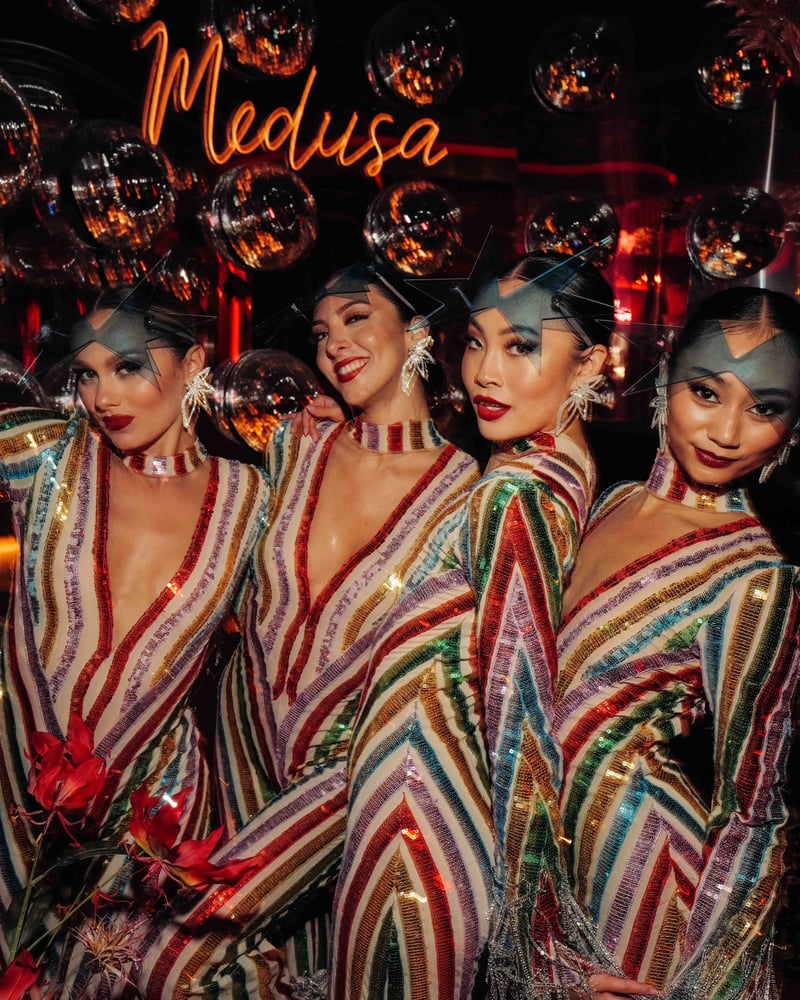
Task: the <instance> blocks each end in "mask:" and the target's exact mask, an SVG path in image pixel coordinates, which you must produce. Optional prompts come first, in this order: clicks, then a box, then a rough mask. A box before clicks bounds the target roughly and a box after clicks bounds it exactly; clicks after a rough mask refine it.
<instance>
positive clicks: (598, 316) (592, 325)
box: [500, 253, 614, 347]
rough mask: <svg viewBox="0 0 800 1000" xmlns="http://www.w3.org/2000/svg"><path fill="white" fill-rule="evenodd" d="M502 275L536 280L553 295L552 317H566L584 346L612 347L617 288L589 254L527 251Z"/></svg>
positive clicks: (503, 276)
mask: <svg viewBox="0 0 800 1000" xmlns="http://www.w3.org/2000/svg"><path fill="white" fill-rule="evenodd" d="M500 277H501V278H521V279H523V280H524V281H534V282H535V284H536V285H537V287H539V288H543V289H546V290H547V291H548V292H550V293H551V295H552V297H551V306H552V314H553V315H552V317H551V318H553V319H555V318H556V317H559V316H560V317H561V318H562V319H564V320H565V321H566V322H567V323H568V324H569V326H570V328H571V329H572V330H573V332H574V333H575V336H576V337H577V338H578V339H579V340H580V341H581V343H582V345H583V346H584V347H586V346H589V344H602V345H603V346H605V347H608V343H609V340H610V337H611V331H612V329H613V325H614V290H613V288H612V287H611V285H610V284H609V283H608V281H607V280H606V278H605V277H604V275H603V274H602V272H601V271H600V269H599V268H598V267H597V266H596V265H594V264H592V263H591V261H590V260H589V259H588V255H572V256H570V255H568V254H557V253H544V254H526V255H525V256H524V257H521V258H520V259H519V260H518V261H517V262H516V263H514V264H512V265H511V266H510V267H509V268H507V269H506V270H505V271H503V272H502V273H501V275H500ZM587 341H588V342H589V344H587V343H586V342H587Z"/></svg>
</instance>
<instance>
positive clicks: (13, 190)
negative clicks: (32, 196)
mask: <svg viewBox="0 0 800 1000" xmlns="http://www.w3.org/2000/svg"><path fill="white" fill-rule="evenodd" d="M39 170H40V162H39V132H38V128H37V125H36V122H35V121H34V118H33V114H32V113H31V109H30V107H29V106H28V104H27V102H26V101H25V99H24V98H23V97H22V94H21V93H20V92H19V91H18V90H17V89H16V88H15V87H13V86H12V85H11V84H10V83H9V82H8V80H6V79H5V77H3V76H0V210H3V209H7V208H9V207H11V206H13V205H16V204H18V203H19V202H20V201H21V200H22V198H23V196H24V195H25V194H26V193H27V191H28V189H29V188H30V186H31V185H32V183H33V182H34V181H35V180H36V178H37V177H38V175H39Z"/></svg>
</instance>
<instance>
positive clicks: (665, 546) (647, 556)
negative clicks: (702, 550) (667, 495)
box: [559, 499, 760, 628]
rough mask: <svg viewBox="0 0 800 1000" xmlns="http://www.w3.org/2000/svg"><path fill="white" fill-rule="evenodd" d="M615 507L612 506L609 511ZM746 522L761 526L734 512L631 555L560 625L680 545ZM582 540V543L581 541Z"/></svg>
mask: <svg viewBox="0 0 800 1000" xmlns="http://www.w3.org/2000/svg"><path fill="white" fill-rule="evenodd" d="M622 502H624V499H622V500H620V503H622ZM614 509H616V508H612V509H611V510H609V511H608V513H609V514H610V513H612V511H613V510H614ZM601 524H602V519H601V520H599V521H598V522H597V523H596V524H595V525H594V526H593V527H592V528H591V529H590V531H589V532H587V534H586V535H585V536H584V539H583V541H584V542H585V541H586V539H587V538H588V537H589V534H590V532H591V530H593V529H594V528H596V527H599V526H600V525H601ZM744 524H750V525H752V526H754V527H755V526H759V524H760V522H759V521H758V520H757V518H755V517H753V516H752V515H749V514H742V515H741V516H739V517H737V516H736V515H735V514H731V518H730V520H726V521H722V522H719V523H717V524H713V525H709V526H708V527H706V528H701V527H695V528H690V529H689V530H688V531H684V532H681V534H680V535H678V536H677V537H675V538H673V539H671V540H669V541H665V542H662V543H661V544H659V545H657V546H656V547H655V548H653V549H652V550H651V551H649V552H646V553H644V554H643V555H641V556H636V557H635V558H633V559H629V560H628V561H627V562H625V563H623V565H621V566H620V567H619V568H618V569H616V570H614V571H613V572H611V573H606V574H605V575H604V576H602V577H601V578H600V579H598V581H597V582H596V583H595V584H594V586H592V587H590V588H589V589H588V590H587V591H586V592H585V593H584V594H583V595H582V596H581V597H580V598H578V600H577V601H576V602H575V603H574V604H573V605H572V607H571V608H570V609H569V611H568V612H565V613H564V614H563V615H562V617H561V624H560V626H559V628H565V627H566V626H568V625H569V624H570V622H571V621H572V619H573V618H574V617H575V615H576V614H577V613H578V612H579V611H580V610H581V609H582V608H584V607H586V605H587V604H589V603H591V602H592V601H594V600H596V599H597V597H598V596H600V595H602V594H603V593H605V592H606V591H608V590H611V589H613V588H614V587H616V586H618V585H619V584H620V583H621V582H622V581H624V580H625V579H627V578H634V579H635V578H636V577H637V576H638V575H640V574H641V573H642V571H643V570H645V569H646V568H647V567H648V566H650V565H657V564H658V563H660V562H662V560H664V559H665V558H668V557H670V556H672V555H674V554H675V553H676V552H679V551H680V550H681V549H684V548H687V547H688V546H689V545H691V544H694V543H696V542H704V541H710V540H712V539H714V538H721V537H723V536H724V535H728V534H730V533H731V532H733V531H741V529H742V526H743V525H744ZM582 544H583V543H582Z"/></svg>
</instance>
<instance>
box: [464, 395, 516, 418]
mask: <svg viewBox="0 0 800 1000" xmlns="http://www.w3.org/2000/svg"><path fill="white" fill-rule="evenodd" d="M472 406H473V408H474V410H475V414H476V416H477V417H478V419H479V420H499V419H500V417H502V416H505V414H506V413H508V411H509V410H510V409H511V407H510V406H506V404H505V403H501V402H500V401H499V400H497V399H493V398H492V397H491V396H473V397H472Z"/></svg>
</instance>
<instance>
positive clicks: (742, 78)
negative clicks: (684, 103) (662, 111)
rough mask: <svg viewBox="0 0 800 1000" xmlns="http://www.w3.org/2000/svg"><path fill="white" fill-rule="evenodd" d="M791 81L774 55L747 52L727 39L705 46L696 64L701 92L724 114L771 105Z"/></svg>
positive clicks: (757, 51) (761, 52) (714, 41)
mask: <svg viewBox="0 0 800 1000" xmlns="http://www.w3.org/2000/svg"><path fill="white" fill-rule="evenodd" d="M788 79H789V73H788V71H787V68H786V66H785V65H784V64H783V62H782V61H781V60H780V59H779V58H778V56H776V55H774V54H773V53H770V52H765V51H760V50H752V51H745V50H744V49H742V48H740V47H739V46H738V45H737V43H736V41H735V40H733V39H731V38H729V37H727V36H723V37H719V38H717V37H711V38H709V39H707V40H706V41H705V42H704V43H703V45H701V47H700V50H699V52H698V56H697V62H696V80H697V86H698V88H699V90H700V93H701V94H702V96H703V97H704V98H705V100H706V101H707V102H708V103H709V104H710V105H712V107H715V108H721V109H722V110H723V111H753V110H755V109H756V108H762V107H765V106H766V105H768V104H770V103H771V102H772V101H773V100H774V98H775V96H776V95H777V93H778V91H779V90H780V89H781V87H782V86H783V85H784V84H785V83H786V81H787V80H788Z"/></svg>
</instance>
